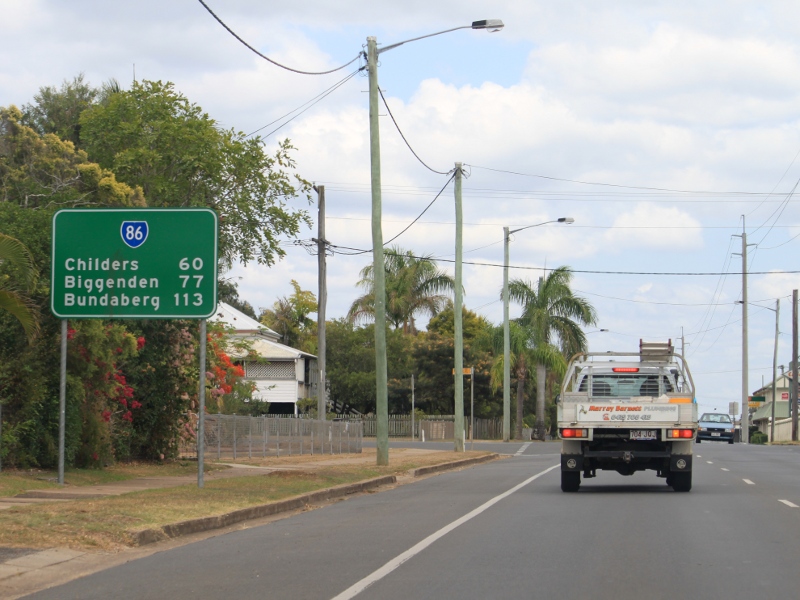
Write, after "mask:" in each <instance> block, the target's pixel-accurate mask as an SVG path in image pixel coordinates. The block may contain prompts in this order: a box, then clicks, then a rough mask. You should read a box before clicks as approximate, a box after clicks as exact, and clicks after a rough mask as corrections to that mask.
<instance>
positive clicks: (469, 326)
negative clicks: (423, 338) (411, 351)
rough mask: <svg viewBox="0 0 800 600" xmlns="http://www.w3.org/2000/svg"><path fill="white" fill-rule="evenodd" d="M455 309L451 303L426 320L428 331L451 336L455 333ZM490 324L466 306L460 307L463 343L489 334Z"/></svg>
mask: <svg viewBox="0 0 800 600" xmlns="http://www.w3.org/2000/svg"><path fill="white" fill-rule="evenodd" d="M454 314H455V309H454V308H453V306H452V305H450V306H448V307H447V308H445V309H444V310H443V311H441V312H440V313H439V314H437V315H436V316H435V317H432V318H431V320H430V321H428V331H429V332H433V333H438V334H439V335H441V336H449V337H453V336H454V335H455V319H454V318H453V315H454ZM491 330H492V324H491V323H490V322H489V320H488V319H487V318H486V317H483V316H481V315H479V314H477V313H475V312H473V311H471V310H469V309H467V308H466V307H461V337H462V338H463V339H464V343H465V344H469V343H471V342H472V341H474V340H479V339H482V338H485V337H486V336H487V335H491Z"/></svg>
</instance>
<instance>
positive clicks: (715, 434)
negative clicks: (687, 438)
mask: <svg viewBox="0 0 800 600" xmlns="http://www.w3.org/2000/svg"><path fill="white" fill-rule="evenodd" d="M721 435H722V434H721V433H712V434H711V437H720V436H721Z"/></svg>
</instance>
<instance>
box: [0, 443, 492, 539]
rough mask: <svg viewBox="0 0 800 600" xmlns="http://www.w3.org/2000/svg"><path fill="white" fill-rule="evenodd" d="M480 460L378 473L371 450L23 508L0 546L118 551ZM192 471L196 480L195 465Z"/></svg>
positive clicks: (398, 459)
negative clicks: (285, 503) (200, 484)
mask: <svg viewBox="0 0 800 600" xmlns="http://www.w3.org/2000/svg"><path fill="white" fill-rule="evenodd" d="M485 454H488V453H486V452H466V453H460V454H457V455H454V454H452V453H445V452H434V453H420V452H413V451H409V452H403V451H392V454H391V455H390V464H389V465H387V466H380V467H379V466H376V465H375V464H374V450H373V451H372V456H371V457H370V452H369V450H367V449H365V454H364V455H358V459H357V460H354V459H352V458H351V459H350V460H349V462H348V461H346V460H345V459H343V458H342V457H336V456H333V457H319V456H317V457H315V459H314V460H309V459H303V460H298V461H292V462H291V463H290V462H289V461H288V460H286V459H283V462H282V464H283V466H284V467H290V469H291V470H281V471H273V472H268V473H266V474H260V475H249V476H244V477H229V478H225V479H218V480H209V481H206V483H205V487H204V488H202V489H199V488H197V486H196V485H195V484H191V485H185V486H180V487H174V488H162V489H153V490H146V491H140V492H132V493H128V494H124V495H122V496H112V497H106V498H97V499H82V500H73V501H68V502H54V503H45V504H32V505H23V506H18V507H13V508H10V509H8V510H4V511H0V546H10V547H27V548H51V547H68V548H73V549H78V550H90V551H91V550H94V551H115V550H120V549H122V548H124V547H126V546H130V545H131V544H132V540H131V537H130V535H129V532H130V531H140V530H143V529H148V528H155V527H161V526H164V525H168V524H170V523H176V522H179V521H183V520H187V519H193V518H198V517H206V516H215V515H221V514H225V513H228V512H231V511H233V510H237V509H240V508H247V507H250V506H257V505H259V504H266V503H269V502H273V501H276V500H282V499H285V498H291V497H293V496H297V495H300V494H305V493H308V492H312V491H316V490H320V489H324V488H328V487H332V486H336V485H342V484H346V483H353V482H356V481H363V480H365V479H371V478H373V477H378V476H381V475H392V474H395V475H397V474H404V473H405V472H407V471H408V470H410V469H414V468H418V467H421V466H428V465H434V464H441V463H443V462H450V461H452V460H457V459H458V460H460V459H464V458H471V457H475V456H482V455H485ZM300 458H302V457H298V459H300ZM370 460H371V464H370ZM194 468H195V471H194V472H196V463H195V464H194Z"/></svg>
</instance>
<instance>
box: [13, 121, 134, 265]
mask: <svg viewBox="0 0 800 600" xmlns="http://www.w3.org/2000/svg"><path fill="white" fill-rule="evenodd" d="M21 118H22V113H21V112H20V110H19V109H18V108H16V107H15V106H10V107H7V108H6V107H0V198H1V199H2V202H3V203H5V202H8V203H11V204H16V205H18V206H20V207H22V208H35V209H38V210H50V211H54V210H55V209H57V208H64V207H75V206H144V204H145V201H144V196H143V194H142V190H141V188H138V187H130V186H128V185H126V184H124V183H121V182H119V181H117V179H116V177H115V176H114V173H112V172H111V171H109V170H107V169H103V168H101V167H100V165H98V164H96V163H92V162H90V161H89V159H88V156H87V155H86V153H85V152H83V151H81V150H75V146H74V145H73V144H72V142H69V141H63V140H61V139H59V138H58V136H56V135H55V134H52V133H48V134H45V135H40V134H38V133H37V132H36V131H34V130H33V129H31V128H30V127H27V126H25V125H23V124H22V123H21V122H20V120H21ZM23 241H24V240H23ZM48 260H49V259H48Z"/></svg>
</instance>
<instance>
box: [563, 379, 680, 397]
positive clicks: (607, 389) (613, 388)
mask: <svg viewBox="0 0 800 600" xmlns="http://www.w3.org/2000/svg"><path fill="white" fill-rule="evenodd" d="M592 380H593V383H592V396H593V397H594V396H602V397H609V398H615V397H619V398H625V397H631V396H658V375H647V374H645V373H619V374H614V373H608V374H607V373H603V374H602V375H601V374H597V373H596V374H595V375H594V376H593V377H592ZM662 381H663V382H664V392H665V393H668V392H673V391H674V390H673V387H672V383H671V382H670V380H669V378H668V377H666V376H662ZM588 386H589V377H588V375H587V376H585V377H584V378H583V380H582V381H581V384H580V387H579V388H578V391H579V392H586V391H588V389H589V388H588Z"/></svg>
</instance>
